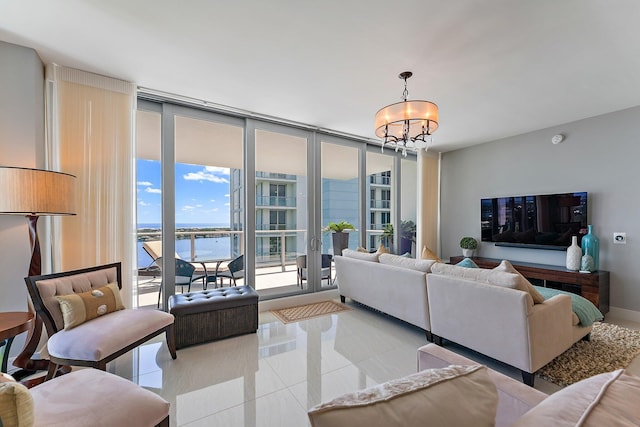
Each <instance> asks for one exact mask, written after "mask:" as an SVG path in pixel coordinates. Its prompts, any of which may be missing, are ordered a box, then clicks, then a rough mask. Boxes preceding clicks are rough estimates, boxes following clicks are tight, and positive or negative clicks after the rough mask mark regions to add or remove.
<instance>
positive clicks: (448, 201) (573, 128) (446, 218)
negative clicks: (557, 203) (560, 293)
mask: <svg viewBox="0 0 640 427" xmlns="http://www.w3.org/2000/svg"><path fill="white" fill-rule="evenodd" d="M498 119H499V118H498ZM639 124H640V107H634V108H630V109H626V110H622V111H618V112H615V113H611V114H606V115H602V116H598V117H593V118H590V119H585V120H580V121H577V122H572V123H567V124H565V125H561V126H556V127H553V128H548V129H543V130H539V131H535V132H531V133H527V134H524V135H518V136H514V137H511V138H506V139H502V140H499V141H494V142H491V143H488V144H483V145H479V146H476V147H470V148H466V149H462V150H457V151H452V152H449V153H444V154H443V156H442V187H441V203H442V205H441V206H442V208H441V209H442V210H441V213H442V215H441V218H442V222H441V225H442V228H441V236H442V237H441V239H442V256H444V257H446V258H448V257H450V256H453V255H459V254H460V253H461V250H460V248H459V246H458V243H459V241H460V238H461V237H462V236H466V235H469V236H475V237H476V238H478V240H479V239H480V199H481V198H483V197H488V196H492V197H496V196H512V195H529V194H543V193H560V192H572V191H587V192H588V193H589V195H588V197H589V200H588V203H589V211H588V217H589V223H590V224H593V225H594V231H595V234H596V235H597V236H598V237H599V238H600V269H602V270H608V271H610V272H611V305H612V306H613V307H618V308H622V309H627V310H634V311H640V251H639V249H640V197H639V193H640V192H639V191H638V182H639V180H640V167H639V166H638V162H639V160H640V130H639V129H640V128H639ZM558 133H562V134H564V135H565V136H566V139H565V141H564V142H563V143H561V144H558V145H553V144H552V143H551V137H552V136H553V135H555V134H558ZM614 231H623V232H626V233H627V239H628V243H627V244H626V245H614V244H613V232H614ZM479 255H480V256H483V257H490V258H500V259H510V260H517V261H529V262H536V263H543V264H555V265H564V264H565V256H566V252H559V251H549V250H539V249H522V248H505V247H496V246H494V244H493V243H481V245H480V251H479Z"/></svg>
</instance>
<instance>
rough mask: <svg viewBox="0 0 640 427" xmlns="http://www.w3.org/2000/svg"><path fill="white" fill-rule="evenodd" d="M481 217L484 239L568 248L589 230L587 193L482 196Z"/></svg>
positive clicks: (485, 240) (506, 244) (545, 247)
mask: <svg viewBox="0 0 640 427" xmlns="http://www.w3.org/2000/svg"><path fill="white" fill-rule="evenodd" d="M480 217H481V220H480V221H481V222H480V224H481V230H482V233H481V235H482V241H483V242H495V244H496V246H514V247H524V248H536V249H555V250H566V249H567V247H569V246H571V237H572V236H578V244H580V242H581V240H582V236H583V235H584V234H586V233H587V224H588V222H587V193H586V192H581V193H561V194H541V195H535V196H513V197H496V198H493V199H482V201H481V214H480Z"/></svg>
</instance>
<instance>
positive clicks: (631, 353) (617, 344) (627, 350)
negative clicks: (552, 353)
mask: <svg viewBox="0 0 640 427" xmlns="http://www.w3.org/2000/svg"><path fill="white" fill-rule="evenodd" d="M638 354H640V331H634V330H631V329H627V328H623V327H621V326H617V325H612V324H610V323H599V322H596V323H594V324H593V330H592V331H591V341H578V342H577V343H575V344H574V345H573V346H572V347H571V348H570V349H569V350H567V351H565V352H564V353H562V354H561V355H560V356H558V357H556V358H555V359H553V360H552V361H551V362H550V363H549V364H547V365H546V366H544V367H543V368H542V369H540V371H538V375H540V377H541V378H544V379H545V380H547V381H550V382H552V383H554V384H558V385H561V386H566V385H570V384H573V383H575V382H578V381H580V380H582V379H585V378H588V377H591V376H593V375H597V374H601V373H603V372H610V371H614V370H616V369H621V368H626V367H627V366H629V364H630V363H631V361H632V360H633V358H634V357H635V356H637V355H638Z"/></svg>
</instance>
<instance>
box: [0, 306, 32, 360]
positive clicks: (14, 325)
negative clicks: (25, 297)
mask: <svg viewBox="0 0 640 427" xmlns="http://www.w3.org/2000/svg"><path fill="white" fill-rule="evenodd" d="M32 321H33V313H28V312H21V311H10V312H6V313H0V348H2V364H1V365H0V372H7V363H8V361H9V350H10V349H11V343H12V342H13V339H14V338H15V337H16V335H18V334H21V333H22V332H25V331H27V330H28V329H29V326H30V323H31V322H32Z"/></svg>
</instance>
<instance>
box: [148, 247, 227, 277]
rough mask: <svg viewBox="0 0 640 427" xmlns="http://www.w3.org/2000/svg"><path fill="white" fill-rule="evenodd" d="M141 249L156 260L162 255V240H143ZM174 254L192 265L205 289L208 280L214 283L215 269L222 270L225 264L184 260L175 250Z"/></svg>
mask: <svg viewBox="0 0 640 427" xmlns="http://www.w3.org/2000/svg"><path fill="white" fill-rule="evenodd" d="M142 249H144V251H145V252H146V253H147V254H149V256H150V257H151V259H152V260H153V261H156V260H158V259H159V258H160V257H162V241H161V240H150V241H148V242H144V243H143V244H142ZM174 256H175V257H176V259H179V260H182V261H185V262H187V263H190V264H192V265H193V266H194V268H195V274H196V275H198V276H199V279H203V281H202V289H207V284H209V283H210V282H214V283H215V282H216V280H217V279H216V275H215V271H216V269H219V270H220V271H223V270H225V268H226V266H221V265H220V263H219V262H202V261H186V260H183V259H182V257H180V255H178V252H175V253H174ZM150 265H153V263H151V264H150ZM148 269H149V267H147V270H148ZM205 277H206V279H205Z"/></svg>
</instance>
